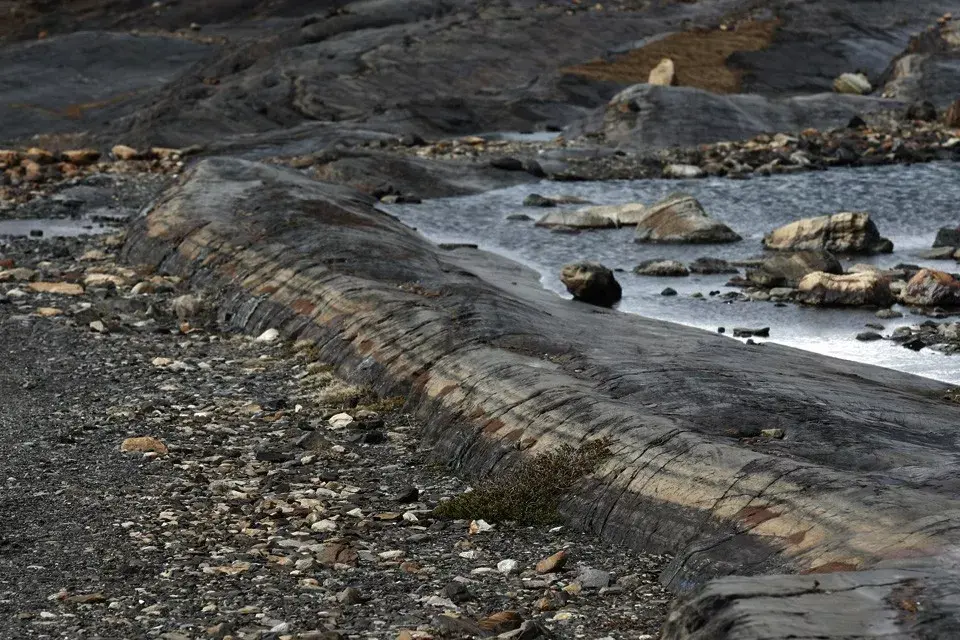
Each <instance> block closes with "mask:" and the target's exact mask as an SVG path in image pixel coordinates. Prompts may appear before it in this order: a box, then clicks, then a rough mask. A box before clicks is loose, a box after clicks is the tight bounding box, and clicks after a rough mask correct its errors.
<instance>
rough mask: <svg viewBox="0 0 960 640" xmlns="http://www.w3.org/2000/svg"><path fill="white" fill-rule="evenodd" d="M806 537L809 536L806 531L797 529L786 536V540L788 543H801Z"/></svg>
mask: <svg viewBox="0 0 960 640" xmlns="http://www.w3.org/2000/svg"><path fill="white" fill-rule="evenodd" d="M806 537H807V532H806V531H797V532H796V533H792V534H790V535H789V536H787V537H786V538H784V541H786V543H787V544H800V543H801V542H803V539H804V538H806Z"/></svg>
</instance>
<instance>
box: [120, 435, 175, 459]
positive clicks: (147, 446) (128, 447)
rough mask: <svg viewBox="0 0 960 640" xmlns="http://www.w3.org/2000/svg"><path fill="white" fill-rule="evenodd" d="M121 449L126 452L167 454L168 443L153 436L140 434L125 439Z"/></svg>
mask: <svg viewBox="0 0 960 640" xmlns="http://www.w3.org/2000/svg"><path fill="white" fill-rule="evenodd" d="M120 451H123V452H125V453H157V454H159V455H161V456H163V455H166V454H167V445H165V444H163V442H161V441H160V440H158V439H156V438H153V437H151V436H139V437H136V438H127V439H126V440H124V441H123V442H122V443H121V444H120Z"/></svg>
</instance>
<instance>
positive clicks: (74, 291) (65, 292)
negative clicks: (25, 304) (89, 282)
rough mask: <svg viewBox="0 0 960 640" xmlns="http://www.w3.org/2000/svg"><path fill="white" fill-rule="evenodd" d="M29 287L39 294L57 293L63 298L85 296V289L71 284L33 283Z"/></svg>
mask: <svg viewBox="0 0 960 640" xmlns="http://www.w3.org/2000/svg"><path fill="white" fill-rule="evenodd" d="M27 286H28V287H29V288H30V289H31V290H32V291H35V292H37V293H55V294H59V295H62V296H82V295H83V287H81V286H80V285H78V284H73V283H71V282H31V283H30V284H28V285H27Z"/></svg>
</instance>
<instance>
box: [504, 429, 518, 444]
mask: <svg viewBox="0 0 960 640" xmlns="http://www.w3.org/2000/svg"><path fill="white" fill-rule="evenodd" d="M522 437H523V429H514V430H513V431H511V432H510V433H508V434H507V435H505V436H503V439H504V440H506V441H507V442H519V441H520V438H522Z"/></svg>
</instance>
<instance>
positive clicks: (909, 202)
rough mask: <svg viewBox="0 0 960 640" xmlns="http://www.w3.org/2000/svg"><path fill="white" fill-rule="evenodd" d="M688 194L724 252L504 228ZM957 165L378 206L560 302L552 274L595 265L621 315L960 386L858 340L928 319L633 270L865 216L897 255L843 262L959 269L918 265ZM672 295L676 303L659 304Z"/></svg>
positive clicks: (908, 355) (573, 187)
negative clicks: (554, 205) (530, 201)
mask: <svg viewBox="0 0 960 640" xmlns="http://www.w3.org/2000/svg"><path fill="white" fill-rule="evenodd" d="M676 191H684V192H687V193H690V194H692V195H694V196H696V197H697V198H698V199H699V200H700V201H701V202H702V203H703V205H704V207H705V208H706V209H707V211H708V212H709V213H710V214H711V215H712V216H714V217H716V218H719V219H720V220H723V221H724V222H726V223H727V224H729V225H730V226H731V227H732V228H733V229H734V230H735V231H737V232H738V233H740V235H742V236H743V237H744V240H743V242H739V243H734V244H728V245H699V246H665V245H641V244H636V243H634V242H633V229H632V228H625V229H609V230H598V231H589V232H583V233H581V234H578V235H569V234H560V233H552V232H551V231H549V230H547V229H541V228H538V227H535V226H534V225H533V223H532V222H530V221H510V220H507V219H506V217H507V216H508V215H509V214H513V213H526V214H528V215H530V216H531V217H534V218H536V217H539V216H540V215H543V214H544V213H545V212H547V211H549V210H548V209H536V208H526V207H522V206H521V204H520V203H521V202H522V201H523V198H524V196H525V195H527V194H528V193H531V192H536V193H540V194H542V195H561V194H570V195H577V196H580V197H583V198H587V199H589V200H591V201H592V202H595V203H597V204H618V203H624V202H644V203H648V204H649V203H652V202H654V201H656V200H658V199H660V198H662V197H663V196H665V195H667V194H669V193H672V192H676ZM958 202H960V165H957V164H924V165H913V166H889V167H875V168H861V169H834V170H830V171H826V172H814V173H803V174H794V175H781V176H773V177H769V178H759V179H754V180H747V181H736V180H727V179H721V178H716V179H706V180H682V181H677V180H638V181H622V182H582V183H558V182H548V181H544V182H542V183H540V184H535V185H521V186H519V187H512V188H509V189H502V190H498V191H492V192H488V193H484V194H480V195H475V196H468V197H462V198H447V199H441V200H432V201H427V202H425V203H423V204H419V205H393V206H389V207H387V206H383V208H384V209H387V210H389V211H390V212H391V213H393V214H395V215H397V216H399V217H400V219H401V220H403V221H404V222H406V223H407V224H409V225H410V226H413V227H416V228H417V229H418V230H420V231H421V232H422V233H423V234H424V235H426V236H427V237H429V238H430V239H432V240H435V241H437V242H474V243H477V244H479V245H480V247H481V248H483V249H488V250H491V251H496V252H498V253H501V254H504V255H507V256H509V257H511V258H514V259H516V260H519V261H520V262H523V263H525V264H527V265H529V266H531V267H534V268H536V269H537V270H538V271H540V273H541V274H542V275H543V283H544V286H546V287H548V288H550V289H552V290H554V291H557V292H558V293H560V294H563V295H566V293H565V291H564V289H563V286H562V285H561V284H560V281H559V279H558V277H557V274H559V271H560V267H561V266H562V265H563V264H565V263H567V262H571V261H575V260H596V261H599V262H602V263H603V264H605V265H607V266H608V267H610V268H620V269H624V270H626V271H627V273H621V274H618V279H619V280H620V282H621V284H622V285H623V289H624V296H623V301H622V302H621V304H620V307H619V308H620V309H621V310H622V311H626V312H630V313H637V314H640V315H644V316H648V317H651V318H658V319H661V320H669V321H672V322H679V323H681V324H686V325H691V326H695V327H700V328H703V329H708V330H710V331H715V330H716V329H717V327H725V328H727V330H728V332H729V330H730V329H731V328H732V327H734V326H745V327H763V326H769V327H770V328H771V333H770V335H771V338H770V340H771V341H773V342H778V343H782V344H787V345H791V346H795V347H798V348H801V349H806V350H809V351H814V352H817V353H824V354H828V355H831V356H835V357H839V358H845V359H850V360H857V361H861V362H868V363H872V364H877V365H880V366H885V367H890V368H894V369H900V370H902V371H908V372H910V373H916V374H919V375H923V376H928V377H931V378H936V379H940V380H945V381H948V382H955V383H960V356H945V355H942V354H939V353H937V352H934V351H930V350H928V349H925V350H923V351H921V352H919V353H915V352H913V351H910V350H908V349H904V348H903V347H900V346H896V345H894V344H893V343H890V342H873V343H862V342H858V341H857V340H855V335H856V334H857V333H859V332H861V331H864V330H865V328H864V324H865V323H867V322H881V323H882V324H884V325H885V326H886V331H884V332H883V333H884V334H887V333H889V332H892V331H893V329H895V328H896V327H897V326H902V325H908V324H916V323H919V322H920V321H921V320H923V318H916V317H913V318H911V317H910V316H909V314H907V317H905V318H903V319H900V320H894V321H878V320H877V318H876V317H875V316H874V315H873V313H872V312H870V311H862V310H839V309H810V308H803V307H799V306H795V305H790V306H788V307H775V306H774V305H773V304H771V303H768V302H734V303H727V302H725V301H723V300H720V299H719V298H709V297H708V298H707V299H704V300H698V299H695V298H692V297H690V296H691V294H693V293H695V292H701V293H703V294H704V295H707V294H708V292H710V291H716V290H720V291H729V290H731V289H728V288H726V287H724V284H725V282H726V281H727V279H728V277H729V276H697V275H694V276H691V277H688V278H650V277H641V276H636V275H634V274H632V273H629V271H630V270H631V269H632V268H633V267H634V266H636V265H637V264H638V263H639V262H641V261H643V260H646V259H649V258H654V257H665V258H675V259H677V260H681V261H683V262H689V261H692V260H694V259H696V258H698V257H701V256H711V257H719V258H725V259H738V258H739V259H744V258H750V257H756V256H758V255H760V254H761V253H762V247H761V244H760V241H761V239H762V237H763V234H764V233H766V232H767V231H769V230H771V229H773V228H775V227H777V226H780V225H782V224H786V223H788V222H791V221H793V220H795V219H797V218H803V217H809V216H816V215H823V214H826V213H835V212H837V211H869V212H870V214H871V217H872V218H873V219H874V221H875V222H876V223H877V226H878V227H879V228H880V232H881V234H883V235H884V236H886V237H888V238H890V239H891V240H893V242H894V245H895V247H896V252H895V253H893V254H891V255H885V256H876V257H872V258H854V259H851V260H847V261H845V263H846V264H853V263H855V262H868V263H872V264H877V265H879V266H892V265H894V264H896V263H898V262H910V263H914V264H917V263H919V264H923V265H927V266H932V267H935V268H938V269H943V270H946V271H957V264H956V263H955V262H953V261H952V260H951V261H936V260H920V259H918V258H917V257H916V256H915V253H916V252H917V251H920V250H922V249H927V248H929V247H930V246H931V244H932V242H933V238H934V236H935V235H936V231H937V229H939V228H940V227H944V226H957V225H958V224H960V207H958V204H957V203H958ZM668 286H669V287H672V288H673V289H675V290H676V291H677V292H679V294H680V295H678V296H676V297H664V296H661V295H660V292H661V291H662V290H663V289H664V288H665V287H668Z"/></svg>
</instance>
